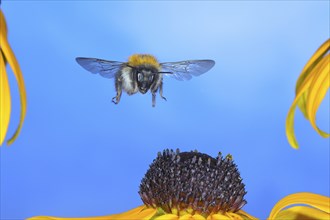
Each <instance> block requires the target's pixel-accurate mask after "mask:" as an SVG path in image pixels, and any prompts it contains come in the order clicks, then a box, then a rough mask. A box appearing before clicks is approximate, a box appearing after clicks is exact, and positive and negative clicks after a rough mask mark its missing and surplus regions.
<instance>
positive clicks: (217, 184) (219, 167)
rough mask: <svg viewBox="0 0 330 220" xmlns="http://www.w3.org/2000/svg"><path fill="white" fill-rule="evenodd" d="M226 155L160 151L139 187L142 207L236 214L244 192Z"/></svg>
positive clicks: (237, 173) (236, 173) (166, 210)
mask: <svg viewBox="0 0 330 220" xmlns="http://www.w3.org/2000/svg"><path fill="white" fill-rule="evenodd" d="M244 187H245V185H244V184H243V183H242V178H241V177H240V173H239V171H238V170H237V166H236V164H234V162H233V160H232V157H231V156H230V155H228V156H226V157H225V158H223V157H222V155H221V153H219V155H218V156H217V157H216V158H212V157H210V156H209V155H207V154H203V153H199V152H196V151H194V152H182V153H180V152H179V150H176V152H174V151H173V150H168V149H166V150H164V151H163V153H158V156H157V158H156V159H155V160H154V161H153V163H152V164H151V165H150V168H149V170H148V171H147V173H146V174H145V176H144V178H143V179H142V181H141V184H140V191H139V194H140V196H141V199H142V201H143V202H144V204H145V205H147V206H149V207H153V208H162V209H163V210H164V211H165V212H167V213H171V212H172V211H173V210H175V209H176V210H177V211H178V212H180V211H187V210H193V212H199V213H201V214H206V215H207V214H210V213H217V212H223V213H224V212H228V211H230V212H236V211H238V210H240V209H241V208H242V207H243V206H244V205H245V204H246V201H245V200H244V195H245V194H246V191H245V189H244Z"/></svg>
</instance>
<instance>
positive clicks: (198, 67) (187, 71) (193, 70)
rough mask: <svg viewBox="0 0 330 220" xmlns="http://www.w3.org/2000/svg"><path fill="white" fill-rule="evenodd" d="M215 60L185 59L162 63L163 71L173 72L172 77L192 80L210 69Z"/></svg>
mask: <svg viewBox="0 0 330 220" xmlns="http://www.w3.org/2000/svg"><path fill="white" fill-rule="evenodd" d="M214 64H215V62H214V61H213V60H185V61H179V62H167V63H161V64H160V65H161V67H162V71H163V72H171V73H172V74H169V75H170V76H171V77H173V78H175V79H177V80H180V81H182V80H190V79H191V78H192V76H199V75H201V74H203V73H206V72H207V71H209V70H210V69H211V68H212V67H213V66H214Z"/></svg>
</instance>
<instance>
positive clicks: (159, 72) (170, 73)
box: [158, 72, 173, 74]
mask: <svg viewBox="0 0 330 220" xmlns="http://www.w3.org/2000/svg"><path fill="white" fill-rule="evenodd" d="M158 73H159V74H173V72H158Z"/></svg>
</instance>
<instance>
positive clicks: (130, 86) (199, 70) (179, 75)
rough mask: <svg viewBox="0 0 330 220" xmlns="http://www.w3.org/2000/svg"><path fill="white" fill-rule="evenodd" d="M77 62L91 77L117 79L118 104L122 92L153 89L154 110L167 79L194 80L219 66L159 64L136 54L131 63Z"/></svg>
mask: <svg viewBox="0 0 330 220" xmlns="http://www.w3.org/2000/svg"><path fill="white" fill-rule="evenodd" d="M76 61H77V62H78V64H80V65H81V66H82V67H83V68H85V69H86V70H88V71H89V72H91V73H94V74H96V73H98V74H100V75H101V76H103V77H105V78H109V79H111V78H115V88H116V92H117V94H116V96H115V97H113V98H112V102H113V103H115V104H118V103H119V101H120V97H121V94H122V90H124V91H126V93H127V94H128V95H133V94H135V93H137V92H140V93H142V94H145V93H146V92H148V90H149V89H150V91H151V94H152V106H153V107H154V106H155V104H156V93H157V91H158V90H159V95H160V97H161V98H163V99H164V100H166V98H165V97H164V96H163V75H164V74H168V75H170V76H171V77H173V78H175V79H177V80H181V81H182V80H190V79H191V78H192V76H199V75H201V74H203V73H205V72H207V71H209V70H210V69H211V68H212V67H213V66H214V64H215V62H214V61H213V60H186V61H179V62H167V63H159V62H158V61H157V59H156V58H155V57H154V56H152V55H148V54H134V55H132V56H130V57H129V58H128V61H127V62H118V61H109V60H102V59H97V58H85V57H77V58H76Z"/></svg>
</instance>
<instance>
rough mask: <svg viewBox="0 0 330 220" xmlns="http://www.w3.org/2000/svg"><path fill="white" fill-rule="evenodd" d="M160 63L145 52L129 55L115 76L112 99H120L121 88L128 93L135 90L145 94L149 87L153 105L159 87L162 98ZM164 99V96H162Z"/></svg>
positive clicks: (117, 101) (131, 93)
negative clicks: (114, 89) (114, 90)
mask: <svg viewBox="0 0 330 220" xmlns="http://www.w3.org/2000/svg"><path fill="white" fill-rule="evenodd" d="M160 70H161V69H160V65H159V63H158V61H157V60H156V58H155V57H153V56H151V55H145V54H142V55H140V54H134V55H132V56H130V57H129V59H128V62H127V63H126V64H125V65H123V67H122V68H121V69H120V70H119V71H118V73H117V74H116V77H115V88H116V92H117V95H116V97H114V99H113V101H114V102H115V103H116V104H117V103H119V101H120V97H121V94H122V90H124V91H125V92H126V93H127V94H128V95H133V94H135V93H137V92H140V93H142V94H145V93H146V92H147V91H148V90H149V89H150V92H151V94H152V105H153V106H155V102H156V93H157V91H158V89H159V88H160V95H161V97H162V98H164V97H163V95H162V84H163V76H162V75H161V74H158V72H160ZM164 99H165V98H164Z"/></svg>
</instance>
